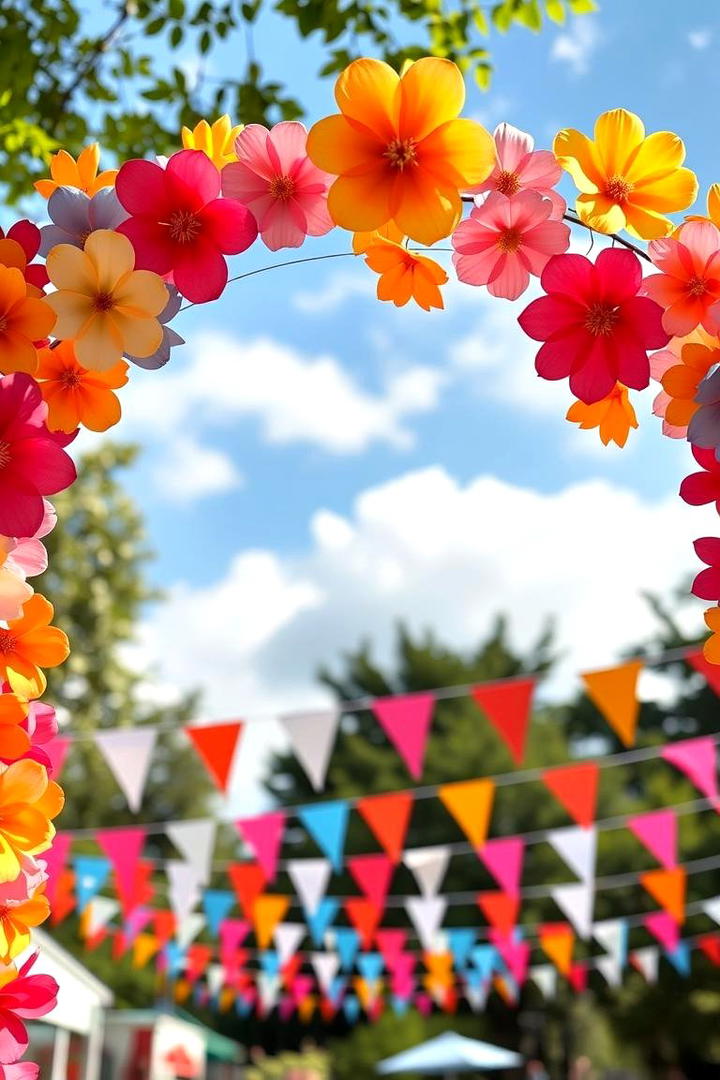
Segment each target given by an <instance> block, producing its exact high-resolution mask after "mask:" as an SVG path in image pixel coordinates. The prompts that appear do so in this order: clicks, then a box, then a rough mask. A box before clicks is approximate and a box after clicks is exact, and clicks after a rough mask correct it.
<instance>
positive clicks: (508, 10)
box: [490, 0, 513, 34]
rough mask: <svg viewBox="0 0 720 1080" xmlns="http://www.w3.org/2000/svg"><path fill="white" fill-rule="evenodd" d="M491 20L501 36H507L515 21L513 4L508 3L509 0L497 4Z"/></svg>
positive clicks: (491, 13)
mask: <svg viewBox="0 0 720 1080" xmlns="http://www.w3.org/2000/svg"><path fill="white" fill-rule="evenodd" d="M490 18H491V19H492V23H493V26H494V27H495V29H496V30H499V31H500V33H501V34H506V33H507V32H508V30H509V29H510V26H511V24H512V21H513V5H512V3H508V0H505V3H502V4H496V5H495V7H494V8H493V9H492V11H491V12H490Z"/></svg>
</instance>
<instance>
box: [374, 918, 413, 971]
mask: <svg viewBox="0 0 720 1080" xmlns="http://www.w3.org/2000/svg"><path fill="white" fill-rule="evenodd" d="M375 942H376V944H377V947H378V949H379V950H380V952H381V953H382V956H383V959H384V961H385V965H386V967H388V968H394V967H395V964H396V962H397V958H398V956H400V954H401V953H402V951H403V949H404V948H405V945H406V943H407V930H403V929H402V928H401V927H394V926H391V927H386V928H385V929H384V930H378V932H377V933H376V935H375Z"/></svg>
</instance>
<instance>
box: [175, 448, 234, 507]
mask: <svg viewBox="0 0 720 1080" xmlns="http://www.w3.org/2000/svg"><path fill="white" fill-rule="evenodd" d="M153 480H154V482H155V486H156V488H157V490H158V492H160V493H161V494H162V495H163V497H164V498H166V499H168V500H169V501H171V502H177V503H185V502H193V501H194V500H195V499H199V498H202V497H204V496H207V495H221V494H223V493H224V492H227V491H233V490H235V489H236V488H239V487H242V486H243V484H244V478H243V476H242V474H241V473H239V472H238V470H237V469H236V467H235V465H234V463H233V461H232V460H231V458H229V457H228V456H227V454H224V453H223V452H222V451H221V450H214V449H213V448H212V447H209V446H200V445H199V443H197V442H196V441H195V439H192V438H186V437H184V436H181V437H180V438H177V439H175V440H174V441H171V442H168V443H167V444H165V452H164V453H163V457H162V461H161V462H160V463H159V464H158V465H156V466H155V468H154V470H153Z"/></svg>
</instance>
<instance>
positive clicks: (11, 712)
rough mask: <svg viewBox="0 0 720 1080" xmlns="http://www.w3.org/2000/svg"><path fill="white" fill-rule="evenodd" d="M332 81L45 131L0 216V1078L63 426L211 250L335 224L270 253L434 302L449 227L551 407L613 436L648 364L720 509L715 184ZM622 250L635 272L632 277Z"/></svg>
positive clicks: (625, 124)
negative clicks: (168, 131)
mask: <svg viewBox="0 0 720 1080" xmlns="http://www.w3.org/2000/svg"><path fill="white" fill-rule="evenodd" d="M335 97H336V102H337V106H338V109H339V111H338V112H337V113H336V114H334V115H332V116H328V117H325V118H324V119H322V120H320V121H319V122H317V123H316V124H315V125H314V126H313V127H312V128H311V130H310V131H309V133H308V132H307V131H306V130H305V128H304V127H303V126H302V125H301V124H299V123H280V124H277V125H276V126H275V127H274V128H273V129H272V130H267V129H266V128H264V127H261V126H259V125H256V124H251V125H249V126H247V127H245V128H243V127H242V126H240V125H237V126H234V127H233V126H232V125H231V122H230V120H229V118H228V117H221V118H220V119H219V120H217V121H215V122H214V123H213V124H212V125H210V124H208V123H207V122H206V121H202V122H201V123H199V124H198V125H197V127H196V128H195V129H194V130H192V131H191V130H189V129H187V128H184V129H183V131H182V149H178V151H177V153H175V154H173V155H172V156H171V157H170V158H169V159H168V160H159V161H141V160H133V161H128V162H125V163H123V164H122V165H121V166H120V168H119V170H106V171H103V172H98V168H99V149H98V147H97V146H96V145H93V146H89V147H87V148H86V149H85V150H83V152H82V153H81V154H80V156H79V157H78V159H77V161H75V160H74V159H73V158H72V157H71V156H70V155H69V154H68V153H66V152H65V151H63V150H60V151H59V153H57V154H56V155H55V156H54V157H53V159H52V161H51V167H50V173H51V175H50V177H49V178H48V179H45V180H41V181H39V182H38V183H37V184H36V185H35V186H36V188H37V190H38V192H39V193H40V195H41V196H43V197H44V198H46V199H47V214H48V217H49V219H50V221H49V223H48V224H46V225H44V226H43V227H42V228H38V227H37V226H36V225H34V224H32V223H31V222H29V221H19V222H17V223H16V224H15V225H13V226H12V228H10V229H9V230H8V232H7V234H3V235H1V236H0V373H1V377H0V682H1V683H2V687H1V688H0V689H1V692H0V763H1V764H0V965H1V966H0V1072H2V1075H4V1076H6V1077H11V1078H18V1077H20V1076H22V1077H27V1076H32V1075H36V1074H37V1066H33V1065H32V1064H29V1063H22V1064H20V1058H21V1057H22V1056H23V1054H24V1053H25V1051H26V1049H27V1042H28V1040H27V1033H26V1029H25V1026H24V1024H23V1019H24V1018H27V1017H36V1016H40V1015H43V1014H44V1013H45V1012H47V1011H48V1010H49V1009H50V1008H52V1006H53V1003H54V998H55V994H56V991H57V987H56V986H55V985H54V983H53V981H52V980H50V979H49V978H48V977H47V976H44V975H37V974H31V973H30V970H31V967H32V962H33V958H32V957H30V959H28V960H25V961H24V962H23V961H22V959H20V958H21V954H23V953H24V952H25V951H26V950H27V949H28V947H29V945H30V932H31V929H32V927H34V926H37V925H39V924H40V923H41V922H42V921H43V920H44V919H45V918H46V917H47V915H48V902H47V899H46V897H45V894H44V886H45V882H46V880H47V868H46V864H45V861H44V860H43V859H42V855H43V853H44V852H47V851H48V849H49V848H50V846H51V844H52V840H53V836H54V826H53V824H52V822H53V819H54V818H55V817H56V816H57V814H58V813H59V812H60V810H61V808H62V802H63V795H62V791H61V789H60V788H59V786H58V784H57V783H56V782H55V781H54V780H53V779H52V778H51V774H52V758H51V755H50V754H49V753H48V752H47V750H46V749H45V747H46V745H47V744H48V743H49V742H50V741H51V740H52V738H53V737H54V735H55V734H56V733H57V722H56V719H55V714H54V711H53V709H52V706H51V705H47V704H43V703H42V702H41V701H40V698H41V697H42V694H43V693H44V690H45V686H46V680H45V676H44V673H43V669H45V668H48V667H53V666H56V665H58V664H61V663H62V662H63V661H64V660H65V658H66V657H67V655H68V651H69V644H68V641H67V638H66V636H65V634H64V633H63V631H62V630H61V629H59V628H56V627H54V626H53V625H52V618H53V608H52V605H51V603H50V602H49V601H48V600H47V599H45V598H44V597H43V596H41V595H40V594H38V593H35V592H34V591H33V589H32V586H31V585H30V584H29V583H28V579H31V578H32V577H33V576H35V575H37V574H39V573H41V572H42V571H43V569H44V568H45V566H46V562H47V560H46V554H45V549H44V547H43V544H42V538H43V536H45V535H46V534H47V533H48V532H49V531H50V530H51V529H52V528H53V527H54V526H55V524H56V522H55V514H54V511H53V508H52V505H51V503H50V502H48V498H49V497H51V496H53V495H54V494H56V493H57V492H59V491H62V490H64V489H65V488H67V487H69V486H70V485H71V484H72V483H73V481H74V479H75V467H74V465H73V462H72V460H71V458H70V456H69V455H68V453H67V446H68V444H69V443H70V442H71V441H72V439H73V437H74V435H75V434H76V432H77V430H78V429H79V427H81V426H84V427H86V428H88V429H89V430H92V431H106V430H108V429H109V428H110V427H112V426H113V425H114V424H116V423H117V422H118V421H119V419H120V403H119V400H118V397H117V394H116V391H117V390H120V389H121V388H122V386H123V385H125V383H126V382H127V381H128V374H129V372H130V370H131V367H130V365H132V364H135V365H138V366H141V367H144V368H150V369H158V368H161V367H162V366H163V365H164V364H165V363H167V361H168V360H169V359H170V356H171V351H172V349H173V348H175V347H176V346H177V345H179V344H181V343H182V340H183V339H182V338H181V337H180V336H179V334H178V333H177V331H176V330H175V328H174V326H173V325H172V324H173V322H174V320H175V318H176V316H177V315H178V313H179V311H180V310H181V305H182V302H183V299H184V300H185V301H186V304H185V306H189V305H192V304H200V303H207V302H209V301H212V300H214V299H216V298H217V297H219V296H220V295H221V293H222V292H223V290H224V289H225V287H226V285H227V283H228V280H229V279H228V264H227V257H228V256H232V255H239V254H241V253H242V252H244V251H246V250H247V249H248V248H249V247H250V246H251V245H252V244H253V243H254V242H256V241H257V238H258V237H259V242H260V243H262V244H264V245H265V246H266V247H267V248H268V249H269V250H271V251H278V250H280V249H287V248H293V249H294V248H299V247H300V246H301V245H302V244H303V243H304V241H305V239H306V238H307V237H316V236H322V235H325V234H326V233H328V232H330V230H331V229H333V228H340V229H344V230H347V231H349V232H351V233H352V234H353V236H352V248H351V250H348V251H345V252H342V253H338V255H318V256H309V257H302V258H299V259H293V260H290V261H294V262H307V261H315V260H316V259H321V258H337V257H341V255H349V256H352V255H355V256H356V257H361V258H363V259H364V261H365V263H366V264H367V266H368V267H369V269H370V270H371V271H372V272H373V273H375V274H377V275H378V281H377V295H378V299H379V300H381V301H386V302H392V303H393V304H395V305H396V306H398V307H402V306H404V305H406V304H408V303H410V302H414V303H416V304H418V305H419V306H420V307H421V308H423V309H425V310H426V311H432V310H433V309H435V310H438V309H442V307H443V297H442V288H443V286H444V285H445V284H446V283H447V281H448V274H447V273H446V271H445V270H444V269H443V267H441V266H440V265H439V264H438V263H437V262H436V261H435V260H434V259H433V258H432V257H431V255H432V252H431V250H430V249H432V248H433V245H436V244H438V243H439V242H440V241H443V240H447V239H448V238H449V241H450V244H451V247H450V248H449V249H445V250H447V251H451V252H452V261H453V264H454V268H455V272H456V274H457V277H458V278H459V279H460V280H461V281H463V282H466V283H468V284H470V285H474V286H478V287H482V288H487V290H488V292H489V293H490V294H491V295H492V296H494V297H498V298H507V299H513V300H514V299H517V298H518V297H519V296H521V295H522V294H523V293H524V292H525V290H526V289H527V287H528V285H529V283H530V279H531V278H533V277H534V278H538V279H539V282H540V286H541V289H542V293H543V295H542V296H541V297H540V298H539V299H536V300H533V301H532V302H531V303H530V304H529V305H528V306H527V307H526V308H525V310H524V311H523V312H522V314H521V315H520V317H519V320H518V321H519V326H520V329H521V330H522V331H524V332H525V333H526V334H527V335H529V337H531V338H532V339H533V340H535V341H537V342H538V343H539V346H538V352H537V356H536V362H535V368H536V372H537V374H538V375H539V376H540V377H541V378H544V379H551V380H561V379H567V380H568V383H569V388H570V390H571V392H572V394H573V395H574V397H575V399H576V400H575V402H574V404H573V405H572V406H571V407H570V409H569V411H568V413H567V418H568V420H570V421H571V422H573V423H576V424H578V425H579V426H580V427H581V428H583V429H591V428H596V429H598V431H599V435H600V438H601V440H602V442H603V443H605V444H607V443H608V442H611V441H612V442H615V443H617V444H618V445H620V446H623V445H625V442H626V441H627V438H628V436H629V433H630V431H631V430H632V429H633V428H635V427H637V419H636V416H635V411H634V408H633V405H632V400H631V395H632V393H634V392H640V391H643V390H646V389H647V388H648V387H649V385H650V382H651V381H653V380H654V381H655V382H657V383H658V384H659V391H658V393H657V396H656V397H655V402H654V409H653V411H654V412H655V414H656V415H657V416H658V417H660V418H661V420H662V430H663V434H665V435H666V436H668V437H670V438H674V439H686V440H687V441H688V442H689V443H690V446H691V450H692V454H693V456H694V458H695V461H696V462H697V465H698V471H694V472H693V473H692V474H691V475H690V476H688V477H687V478H686V479H685V480H684V481H683V484H682V486H681V489H680V495H681V497H682V498H683V499H684V500H685V501H686V502H688V503H691V504H693V505H699V504H704V503H710V502H715V503H716V506H717V508H718V510H720V367H719V365H720V185H713V187H712V188H711V189H710V191H709V193H708V197H707V212H706V214H704V215H697V216H691V217H686V218H685V220H684V221H683V222H682V223H679V222H677V221H675V220H673V219H672V218H671V217H670V216H668V215H672V214H678V213H681V212H682V211H685V210H687V209H688V208H690V207H691V205H692V204H693V203H694V201H695V199H696V197H697V194H698V185H697V180H696V177H695V174H694V173H693V172H692V171H691V170H690V169H688V168H686V167H685V166H684V164H683V163H684V159H685V148H684V146H683V143H682V141H681V139H680V138H678V136H677V135H674V134H672V133H670V132H654V133H652V134H649V135H647V134H646V132H645V129H644V127H643V124H642V122H641V121H640V119H639V118H638V117H637V116H635V115H634V114H632V113H630V112H627V111H626V110H624V109H614V110H612V111H610V112H607V113H604V114H603V115H602V116H600V117H599V118H598V120H597V122H596V124H595V130H594V135H593V137H592V138H590V137H589V136H587V135H585V134H583V133H581V132H579V131H575V130H573V129H566V130H563V131H561V132H559V133H558V135H557V136H556V137H555V140H554V144H553V147H552V150H536V149H535V147H534V142H533V139H532V138H531V136H530V135H527V134H525V133H524V132H521V131H518V130H517V129H516V128H513V127H512V126H511V125H509V124H501V125H500V126H499V127H498V128H497V129H496V131H495V132H494V135H491V134H490V133H489V132H487V131H486V130H485V129H484V128H483V127H482V126H481V125H480V124H478V123H476V122H475V121H473V120H472V119H468V118H464V117H462V116H461V115H460V113H461V110H462V107H463V104H464V86H463V80H462V76H461V74H460V72H459V70H458V69H457V68H456V67H455V65H454V64H452V63H450V62H449V61H447V60H441V59H435V58H425V59H422V60H418V61H416V62H415V63H413V64H410V65H408V66H407V67H406V68H405V69H404V71H403V73H402V74H401V75H398V74H397V73H396V72H395V71H393V70H392V68H390V67H389V66H388V65H386V64H384V63H382V62H380V61H377V60H372V59H360V60H356V61H354V62H353V63H352V64H350V65H349V67H348V68H347V69H346V70H345V71H344V72H343V73H342V74H341V75H340V77H339V78H338V80H337V84H336V88H335ZM563 171H565V172H567V173H568V174H569V175H570V177H571V178H572V180H573V181H574V182H575V184H576V186H577V189H578V195H577V201H576V205H575V208H574V210H569V209H568V207H567V206H566V203H565V200H564V199H563V198H562V197H561V195H560V194H559V193H558V192H557V190H556V186H557V184H558V182H559V180H560V178H561V175H562V173H563ZM465 209H467V210H468V213H467V214H465V213H464V210H465ZM573 228H581V229H584V230H587V231H588V232H589V233H590V234H591V235H592V236H593V237H594V236H595V235H596V234H599V235H602V236H605V237H607V238H611V246H605V247H603V248H602V249H601V250H600V251H599V253H598V254H597V256H596V257H595V258H594V259H592V258H590V255H589V254H588V255H587V256H586V255H579V254H574V253H570V252H569V250H568V249H569V246H570V237H571V230H572V229H573ZM643 245H646V246H643ZM643 264H646V266H645V268H646V269H650V268H652V269H653V270H654V272H652V273H649V274H644V273H643ZM276 265H285V264H284V263H281V264H276ZM270 268H271V267H267V268H266V269H270ZM258 272H262V271H261V270H253V271H249V273H258ZM243 276H245V275H244V274H240V275H239V277H243ZM233 280H234V279H233ZM49 286H52V288H51V289H50V288H49ZM59 527H62V525H60V526H59ZM695 547H696V551H697V555H698V557H699V559H700V560H701V562H702V563H704V564H705V567H706V568H705V569H703V570H702V571H701V572H700V573H699V574H698V575H697V577H696V579H695V582H694V584H693V592H694V594H695V595H696V596H698V597H700V598H701V599H704V600H706V601H709V602H711V604H712V605H713V606H711V607H710V608H709V609H708V611H707V612H706V614H705V620H706V623H707V625H708V627H709V629H710V630H711V631H712V635H711V636H710V637H709V639H708V641H707V642H706V644H705V648H704V652H705V657H706V659H707V660H708V661H709V662H710V663H713V664H717V663H720V607H719V606H718V604H720V539H717V538H712V537H705V538H702V539H700V540H698V541H697V542H696V544H695ZM16 961H18V963H16ZM18 964H19V966H18Z"/></svg>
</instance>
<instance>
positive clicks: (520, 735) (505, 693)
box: [471, 679, 535, 765]
mask: <svg viewBox="0 0 720 1080" xmlns="http://www.w3.org/2000/svg"><path fill="white" fill-rule="evenodd" d="M534 690H535V680H534V679H513V681H512V682H503V683H487V684H485V685H481V686H474V687H473V688H472V691H471V693H472V696H473V698H474V700H475V703H476V704H477V705H478V706H479V707H480V708H481V709H482V711H483V712H484V713H485V716H486V717H487V718H488V720H489V721H490V723H491V724H492V726H493V727H494V728H495V730H496V731H497V733H498V735H499V736H500V737H501V738H502V740H503V741H504V743H505V745H506V746H507V748H508V750H509V751H510V755H511V757H512V759H513V761H514V762H515V764H516V765H521V764H522V760H523V758H524V756H525V742H526V739H527V733H528V727H529V724H530V711H531V709H532V697H533V691H534Z"/></svg>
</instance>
